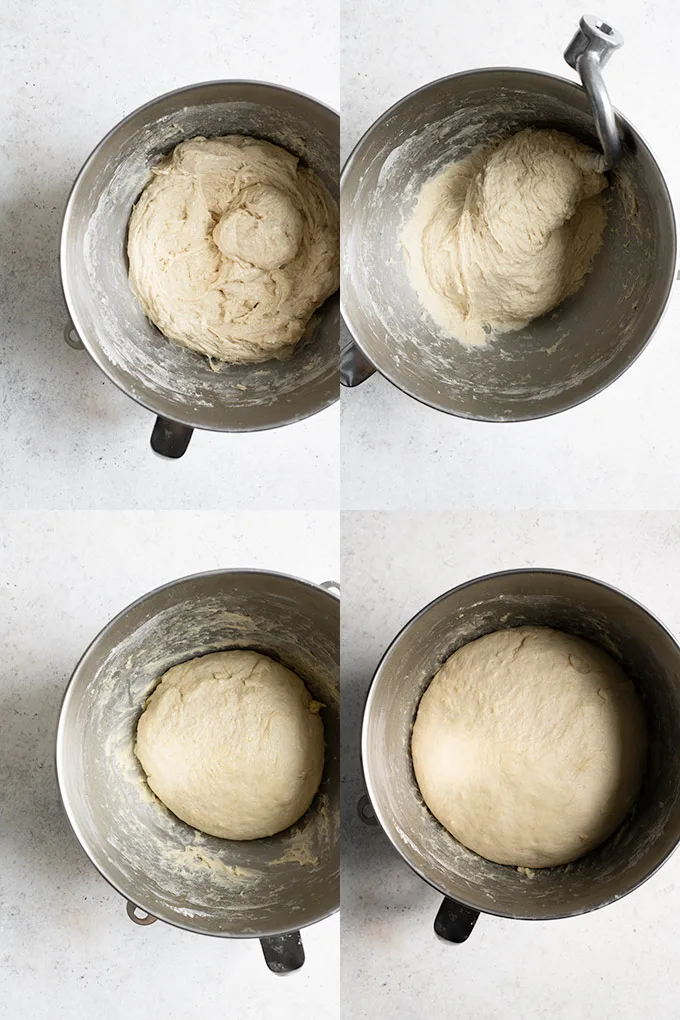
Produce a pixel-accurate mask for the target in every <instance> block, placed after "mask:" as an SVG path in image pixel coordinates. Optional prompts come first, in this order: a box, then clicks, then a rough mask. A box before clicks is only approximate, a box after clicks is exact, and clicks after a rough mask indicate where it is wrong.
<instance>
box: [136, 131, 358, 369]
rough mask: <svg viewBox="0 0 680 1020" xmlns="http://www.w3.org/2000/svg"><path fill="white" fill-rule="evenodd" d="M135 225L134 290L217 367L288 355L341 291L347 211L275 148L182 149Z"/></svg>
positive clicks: (196, 145)
mask: <svg viewBox="0 0 680 1020" xmlns="http://www.w3.org/2000/svg"><path fill="white" fill-rule="evenodd" d="M152 172H153V175H154V177H153V180H152V181H151V183H150V184H148V185H147V187H146V188H145V189H144V191H143V192H142V195H141V197H140V199H139V201H138V202H137V204H136V206H135V207H134V210H133V212H132V216H131V219H130V227H129V234H128V256H129V261H130V285H131V287H132V290H133V292H134V294H135V295H136V297H137V298H138V300H139V302H140V304H141V305H142V308H143V309H144V312H145V314H146V315H147V316H148V317H149V319H151V321H152V322H153V323H154V324H155V325H156V326H157V327H158V328H159V329H160V330H161V332H162V333H164V334H165V336H166V337H168V338H169V339H171V340H175V341H177V342H178V343H180V344H182V345H184V346H185V347H188V348H190V349H191V350H194V351H197V352H198V353H200V354H204V355H207V356H208V357H209V358H211V359H215V360H216V361H218V362H230V363H233V364H239V363H241V364H243V363H258V362H263V361H268V360H269V359H271V358H284V357H287V356H289V355H290V354H291V353H292V352H293V349H294V347H295V345H296V344H297V343H298V342H299V341H300V339H301V338H302V336H303V334H304V332H305V329H306V327H307V324H308V323H309V321H310V319H311V317H312V315H313V313H314V312H315V310H316V309H317V308H318V307H319V306H320V305H322V304H323V302H324V301H325V300H326V299H327V298H328V297H330V296H331V295H332V294H333V293H334V292H335V291H336V290H337V289H338V285H339V265H340V256H339V214H338V207H337V204H336V202H335V201H334V199H333V197H332V196H331V194H330V193H329V192H328V190H327V189H326V187H325V186H324V184H323V183H322V182H321V179H320V178H319V177H318V176H317V175H316V174H315V173H314V172H313V171H312V170H309V169H306V168H304V167H301V166H299V161H298V159H297V157H296V156H293V155H292V153H290V152H288V151H287V150H286V149H283V148H281V146H278V145H274V144H272V143H271V142H267V141H263V140H259V139H255V138H250V137H246V136H243V135H228V136H225V137H219V138H210V139H206V138H203V137H197V138H193V139H190V140H187V141H183V142H181V143H180V144H179V145H177V146H176V147H175V149H174V150H173V151H172V152H171V153H170V154H169V155H168V156H167V157H165V158H164V159H162V160H161V162H160V163H158V164H157V165H156V166H155V167H153V169H152Z"/></svg>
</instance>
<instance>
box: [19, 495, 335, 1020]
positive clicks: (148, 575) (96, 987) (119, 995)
mask: <svg viewBox="0 0 680 1020" xmlns="http://www.w3.org/2000/svg"><path fill="white" fill-rule="evenodd" d="M0 561H1V562H2V580H3V584H2V587H1V588H0V620H1V621H2V623H1V624H0V632H1V636H0V643H1V646H2V655H1V656H0V704H1V709H2V710H1V711H0V804H1V805H2V811H1V813H2V824H1V826H0V902H1V903H2V911H1V912H0V944H1V945H2V952H1V953H0V987H1V988H2V1000H1V1001H0V1016H2V1017H3V1018H4V1017H7V1018H12V1020H14V1018H18V1017H21V1018H23V1020H54V1018H57V1017H65V1018H68V1020H74V1018H76V1017H82V1018H88V1020H89V1018H91V1017H98V1018H101V1020H120V1018H121V1017H125V1018H126V1020H161V1018H163V1020H165V1018H167V1020H184V1018H186V1017H190V1016H196V1017H205V1018H208V1017H215V1018H217V1017H224V1018H228V1020H232V1018H233V1020H251V1018H252V1020H265V1018H268V1017H272V1018H273V1017H281V1018H284V1020H299V1018H301V1017H306V1016H312V1015H313V1016H315V1017H319V1018H321V1020H338V1018H339V1008H338V983H339V966H338V963H339V960H338V958H339V918H338V916H337V915H336V916H335V917H332V918H330V919H328V920H326V921H323V922H321V923H319V924H316V925H313V926H311V927H310V928H307V929H305V930H304V931H303V933H302V938H303V942H304V946H305V952H306V957H307V959H306V963H305V965H304V967H303V968H302V970H300V971H298V972H297V973H295V974H291V975H288V976H286V977H276V976H275V975H273V974H271V973H270V972H269V971H268V970H267V968H266V965H265V963H264V959H263V956H262V951H261V949H260V946H259V943H258V942H257V940H250V939H247V940H229V939H219V938H208V937H205V936H201V935H193V934H191V933H189V932H185V931H180V930H179V929H176V928H172V927H170V926H169V925H167V924H163V923H162V922H160V921H159V922H157V923H156V924H154V925H151V926H150V927H148V928H143V927H138V926H136V925H134V924H132V922H131V921H130V920H129V919H128V917H127V915H126V912H125V901H124V900H123V899H122V897H121V896H119V895H118V893H117V892H115V891H114V890H113V889H112V888H110V886H109V885H107V883H106V882H105V881H104V879H103V878H101V877H100V876H99V874H98V873H97V872H96V871H95V869H94V867H93V866H92V865H91V864H90V862H89V861H88V860H87V858H86V857H85V854H84V853H83V851H82V850H81V848H80V847H79V845H78V843H77V841H76V838H75V836H74V835H73V834H72V832H71V830H70V828H69V825H68V822H67V820H66V816H65V814H64V812H63V810H62V808H61V802H60V799H59V794H58V791H57V784H56V778H55V773H54V764H53V762H54V741H55V736H56V726H57V716H58V712H59V706H60V703H61V698H62V695H63V692H64V688H65V686H66V682H67V680H68V678H69V676H70V675H71V673H72V671H73V668H74V667H75V664H76V662H77V660H78V659H79V657H80V655H81V653H82V652H83V651H84V650H85V648H86V647H87V645H88V644H89V642H90V641H91V640H92V639H93V638H94V637H95V636H96V635H97V633H98V632H99V631H100V630H101V628H102V627H103V626H104V625H105V624H106V623H107V622H108V621H109V620H110V619H111V617H113V616H114V615H115V614H116V613H117V612H119V611H120V610H121V609H123V608H124V607H125V606H126V605H128V604H129V603H130V602H132V601H133V600H135V599H136V598H138V597H139V596H141V595H143V594H144V593H145V592H147V591H149V590H151V589H152V588H155V587H157V586H158V585H159V584H162V583H164V582H166V581H170V580H172V579H174V578H178V577H182V576H184V575H186V574H189V573H193V572H194V571H200V570H212V569H215V568H216V567H220V566H223V567H259V568H263V569H268V570H278V571H282V572H284V573H290V574H295V575H298V576H300V577H304V578H308V579H310V580H313V581H323V580H329V579H333V578H337V574H338V522H337V514H335V513H330V512H321V513H300V512H296V513H286V512H273V513H242V514H234V515H232V516H229V515H226V514H224V513H219V512H214V511H205V512H200V513H197V512H183V511H156V512H142V511H138V512H125V513H118V512H101V513H97V512H90V513H74V514H65V513H62V514H56V515H55V514H52V513H50V512H45V511H43V512H34V513H27V514H14V515H10V516H7V517H6V518H4V519H3V526H2V533H1V535H0ZM309 1010H311V1011H312V1012H308V1011H309Z"/></svg>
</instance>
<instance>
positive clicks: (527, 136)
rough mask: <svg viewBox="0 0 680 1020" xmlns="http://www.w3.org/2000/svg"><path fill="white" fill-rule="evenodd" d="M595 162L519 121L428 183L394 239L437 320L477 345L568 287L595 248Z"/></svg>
mask: <svg viewBox="0 0 680 1020" xmlns="http://www.w3.org/2000/svg"><path fill="white" fill-rule="evenodd" d="M603 165H604V161H603V157H602V156H600V155H598V154H597V153H596V152H595V151H594V150H592V149H589V148H588V147H587V146H585V145H583V144H581V143H580V142H578V141H577V140H576V139H575V138H572V137H571V136H570V135H567V134H563V133H562V132H560V131H546V130H537V129H535V128H525V129H524V130H523V131H519V132H518V133H517V134H515V135H512V136H511V137H510V138H507V139H506V140H505V141H504V142H502V143H501V144H500V145H498V146H495V147H493V148H491V149H485V150H483V151H477V152H475V153H473V154H472V155H470V156H468V157H467V158H465V159H463V160H461V161H460V162H457V163H454V164H452V165H451V166H449V167H447V168H446V169H445V170H443V171H442V172H441V173H440V174H439V175H438V176H436V177H435V178H433V179H432V180H430V181H427V182H426V183H425V185H424V186H423V188H422V190H421V192H420V195H419V197H418V201H417V204H416V207H415V210H414V212H413V215H412V217H411V219H410V220H409V222H408V223H407V224H406V226H405V228H404V231H403V234H402V238H401V241H402V245H403V247H404V250H405V252H406V257H407V261H408V268H409V274H410V277H411V282H412V284H413V286H414V288H415V290H416V292H417V293H418V296H419V298H420V301H421V303H422V305H423V306H424V308H425V310H426V311H427V312H429V314H430V315H431V317H432V318H433V319H434V321H435V322H436V324H437V325H438V326H439V327H440V328H441V329H442V330H444V332H446V333H448V334H449V335H451V336H454V337H455V338H456V339H457V340H459V341H460V342H461V343H464V344H467V345H469V346H474V345H479V344H483V343H485V342H486V340H487V338H488V335H489V333H490V332H491V331H494V330H495V331H497V332H504V331H508V330H515V329H520V328H521V327H523V326H526V325H527V323H528V322H530V321H531V320H532V319H535V318H537V317H538V316H540V315H545V313H546V312H549V311H551V310H552V309H553V308H555V307H556V306H557V305H559V304H560V303H561V302H562V301H564V299H565V298H566V297H568V296H569V295H570V294H573V293H574V292H575V291H577V290H578V289H579V287H580V286H581V285H582V284H583V281H584V278H585V276H586V274H587V273H588V272H589V271H590V269H591V268H592V263H593V259H594V258H595V255H596V254H597V252H598V250H599V249H600V247H601V245H602V234H603V231H604V227H605V221H606V211H605V205H604V200H603V197H602V195H601V194H600V193H601V192H602V191H603V189H604V188H606V187H607V179H606V177H605V175H604V173H603V172H602V168H603Z"/></svg>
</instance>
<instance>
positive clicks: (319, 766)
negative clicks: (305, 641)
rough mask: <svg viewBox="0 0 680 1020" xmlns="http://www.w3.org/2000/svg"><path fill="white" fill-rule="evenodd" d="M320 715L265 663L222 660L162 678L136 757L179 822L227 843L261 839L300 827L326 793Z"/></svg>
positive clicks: (236, 657) (302, 692) (291, 678)
mask: <svg viewBox="0 0 680 1020" xmlns="http://www.w3.org/2000/svg"><path fill="white" fill-rule="evenodd" d="M322 707H323V706H322V705H321V704H320V703H319V702H317V701H314V700H313V699H312V697H311V695H310V694H309V691H308V690H307V688H306V687H305V685H304V684H303V682H302V680H301V679H300V678H299V677H298V676H297V675H296V674H295V673H293V672H291V670H289V669H287V668H286V667H285V666H282V665H281V664H280V663H278V662H275V661H274V660H273V659H270V658H269V657H268V656H266V655H260V653H259V652H250V651H241V650H234V651H227V652H215V653H213V654H211V655H204V656H201V657H200V658H198V659H191V660H189V661H188V662H182V663H180V664H179V665H178V666H173V668H172V669H169V670H168V672H167V673H165V674H164V676H163V677H161V680H160V682H159V684H158V686H157V687H156V689H155V690H154V692H153V693H152V695H151V697H150V698H149V699H148V700H147V702H146V706H145V708H144V711H143V712H142V715H141V717H140V719H139V723H138V726H137V744H136V747H135V753H136V755H137V757H138V758H139V761H140V762H141V764H142V767H143V769H144V771H145V772H146V775H147V780H148V783H149V786H150V787H151V789H152V790H153V791H154V793H155V794H156V796H157V797H158V798H159V799H160V800H161V801H162V802H163V803H164V804H165V806H166V807H168V808H169V809H170V810H171V811H172V812H173V813H174V814H175V815H177V817H178V818H181V819H182V821H184V822H186V823H187V824H188V825H191V826H193V827H194V828H195V829H200V830H201V831H202V832H207V833H209V834H210V835H212V836H220V837H222V838H223V839H260V838H261V837H263V836H272V835H274V833H276V832H281V830H282V829H287V828H288V826H289V825H293V823H294V822H296V821H297V820H298V818H300V817H301V816H302V815H303V814H304V813H305V811H306V810H307V808H308V807H309V805H310V804H311V802H312V800H313V798H314V795H315V793H316V791H317V790H318V788H319V783H320V782H321V776H322V772H323V767H324V738H323V723H322V722H321V718H320V716H319V710H320V709H321V708H322Z"/></svg>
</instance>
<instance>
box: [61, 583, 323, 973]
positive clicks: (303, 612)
mask: <svg viewBox="0 0 680 1020" xmlns="http://www.w3.org/2000/svg"><path fill="white" fill-rule="evenodd" d="M233 647H242V648H254V649H256V650H258V651H261V652H264V653H266V654H267V655H272V656H274V657H275V658H277V659H280V660H281V661H282V662H284V663H285V664H286V665H287V666H289V667H290V668H291V669H293V670H294V671H295V672H296V673H298V674H299V675H300V676H301V677H302V678H303V680H304V681H305V683H306V684H307V686H308V688H309V690H310V691H311V692H312V694H313V695H314V697H315V698H317V699H318V700H319V701H321V702H322V703H323V704H324V705H325V708H324V709H323V711H322V719H323V723H324V732H325V740H326V767H325V771H324V776H323V780H322V783H321V787H320V789H319V793H318V794H317V796H316V797H315V799H314V801H313V803H312V806H311V807H310V808H309V810H308V811H307V813H306V814H305V815H304V816H303V818H302V819H301V820H300V821H299V822H298V823H297V824H296V825H295V826H293V827H292V828H290V829H287V830H286V831H285V832H282V833H279V834H278V835H276V836H272V837H270V838H268V839H258V840H251V841H246V842H239V841H230V840H222V839H217V838H216V837H213V836H206V835H205V834H198V833H196V832H195V831H194V830H193V829H191V828H190V827H189V826H187V825H185V824H184V822H181V821H180V820H179V819H178V818H176V817H175V816H174V815H172V814H171V813H170V812H169V811H167V810H165V809H164V808H163V807H162V805H161V804H160V802H159V801H157V800H156V798H155V797H153V796H152V794H151V792H150V790H149V788H148V785H147V784H146V781H145V778H144V773H143V771H142V769H141V766H140V765H139V762H138V761H137V759H136V757H135V754H134V740H135V732H136V726H137V720H138V718H139V715H140V713H141V711H142V707H143V705H144V702H145V700H146V698H147V697H148V695H149V693H150V692H151V690H152V689H153V687H154V686H155V684H156V683H157V681H158V679H159V677H160V676H161V675H162V674H163V673H164V672H165V670H167V669H169V668H170V667H171V666H172V665H174V664H176V663H178V662H182V661H184V660H186V659H190V658H192V657H194V656H197V655H205V654H206V653H208V652H213V651H216V650H219V649H224V648H233ZM338 672H339V601H338V598H337V597H336V596H335V595H334V594H332V593H331V592H330V591H328V590H326V589H325V588H324V587H322V586H319V585H315V584H310V583H309V582H307V581H301V580H298V579H296V578H293V577H287V576H285V575H283V574H277V573H265V572H262V571H248V570H220V571H215V572H214V573H207V574H196V575H194V576H192V577H187V578H183V579H182V580H179V581H173V582H172V583H170V584H167V585H164V586H163V587H162V588H158V589H157V590H156V591H153V592H151V593H150V594H148V595H145V596H144V597H143V598H141V599H139V601H137V602H135V603H134V604H133V605H131V606H128V608H127V609H124V610H123V612H122V613H120V614H119V615H118V616H117V617H116V618H115V619H114V620H112V621H111V623H109V624H108V625H107V626H106V627H105V628H104V630H103V631H102V632H101V634H99V636H98V637H96V638H95V640H94V641H93V642H92V644H91V645H90V647H89V648H88V649H87V651H86V652H85V654H84V655H83V657H82V659H81V660H80V662H79V664H78V666H77V667H76V670H75V672H74V674H73V676H72V678H71V680H70V683H69V685H68V687H67V690H66V694H65V697H64V702H63V705H62V709H61V715H60V718H59V728H58V735H57V776H58V781H59V789H60V791H61V796H62V799H63V802H64V806H65V808H66V812H67V814H68V818H69V821H70V822H71V825H72V827H73V830H74V832H75V834H76V836H77V837H78V840H79V842H80V844H81V845H82V847H83V849H84V850H85V852H86V854H87V855H88V857H89V858H90V860H91V861H92V863H93V864H94V866H95V867H96V868H97V869H98V871H99V872H100V873H101V874H102V875H103V876H104V878H106V879H107V881H109V882H110V883H111V885H113V886H114V888H116V889H117V890H118V891H119V892H120V893H122V895H123V896H125V897H126V898H127V899H128V900H129V901H130V903H131V904H134V905H136V906H137V907H139V908H140V909H141V910H143V911H145V912H146V913H147V914H149V915H151V917H152V918H160V919H161V920H163V921H167V922H168V923H169V924H173V925H177V926H178V927H180V928H186V929H188V930H189V931H193V932H200V933H202V934H205V935H222V936H227V937H230V938H238V937H245V938H248V937H257V938H261V939H262V940H263V948H264V949H265V956H266V957H267V959H268V962H269V963H270V966H271V963H272V962H273V963H274V964H275V965H276V964H277V963H279V964H280V963H281V957H282V956H283V957H284V963H285V962H286V959H285V958H286V957H287V956H289V955H290V952H291V951H292V953H293V956H294V957H297V959H298V963H297V965H298V966H299V964H300V963H301V962H302V961H301V959H300V952H301V950H300V948H299V947H300V943H299V935H298V934H297V933H298V930H299V929H300V928H302V927H304V926H305V925H309V924H312V923H314V922H315V921H319V920H321V919H322V918H324V917H327V916H328V915H329V914H332V913H333V912H334V911H336V910H337V909H338V907H339V899H340V888H339V863H340V862H339V838H340V818H339V796H340V794H339V783H340V780H339V740H340V716H339V711H340V709H339V679H338ZM130 914H131V917H132V919H133V920H139V917H138V914H137V913H136V912H135V911H130ZM286 933H292V935H290V937H289V938H288V939H286V938H285V935H286ZM277 954H278V955H277ZM303 958H304V957H302V959H303ZM274 969H277V967H276V966H275V967H274ZM280 969H283V968H280Z"/></svg>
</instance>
